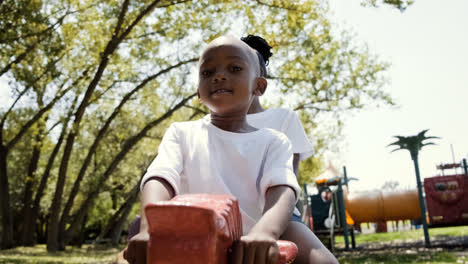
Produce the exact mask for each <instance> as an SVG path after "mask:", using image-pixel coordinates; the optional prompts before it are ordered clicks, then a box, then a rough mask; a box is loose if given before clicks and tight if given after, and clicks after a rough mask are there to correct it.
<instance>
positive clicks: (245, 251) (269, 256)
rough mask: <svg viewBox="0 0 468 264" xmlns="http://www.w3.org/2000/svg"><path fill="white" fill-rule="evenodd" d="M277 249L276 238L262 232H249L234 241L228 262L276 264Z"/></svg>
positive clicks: (234, 263) (237, 263) (238, 263)
mask: <svg viewBox="0 0 468 264" xmlns="http://www.w3.org/2000/svg"><path fill="white" fill-rule="evenodd" d="M278 257H279V249H278V245H277V244H276V239H275V238H274V237H272V236H269V235H267V234H262V233H250V234H248V235H246V236H243V237H241V238H240V240H238V241H235V242H234V244H233V246H232V252H231V255H230V260H231V262H230V263H233V264H277V263H278Z"/></svg>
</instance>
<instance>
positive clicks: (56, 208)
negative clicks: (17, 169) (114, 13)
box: [47, 0, 159, 252]
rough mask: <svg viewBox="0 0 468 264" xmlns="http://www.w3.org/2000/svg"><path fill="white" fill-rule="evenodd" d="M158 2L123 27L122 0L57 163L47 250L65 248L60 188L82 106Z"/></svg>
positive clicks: (125, 4) (76, 131) (80, 116)
mask: <svg viewBox="0 0 468 264" xmlns="http://www.w3.org/2000/svg"><path fill="white" fill-rule="evenodd" d="M158 2H159V0H157V1H153V2H151V3H150V4H149V5H148V6H147V7H146V8H144V9H143V10H142V11H141V12H140V13H139V14H138V15H137V16H136V18H135V19H134V20H133V21H132V22H131V23H130V24H129V26H128V27H126V28H125V29H123V28H122V25H123V24H124V19H125V16H126V14H127V12H128V5H129V0H125V1H124V2H123V4H122V8H121V11H120V14H119V17H118V20H117V25H116V27H115V30H114V32H113V34H112V38H111V39H110V41H109V42H108V43H107V45H106V48H105V49H104V51H103V52H102V56H101V61H100V63H99V67H98V69H97V71H96V74H95V75H94V78H93V80H92V81H91V82H90V84H89V85H88V88H87V89H86V93H85V95H84V97H83V100H82V101H81V104H80V106H79V107H78V110H77V112H76V114H75V120H74V123H73V128H72V131H71V132H70V134H69V136H68V138H67V141H66V145H65V150H64V154H63V157H62V161H61V164H60V170H59V177H58V180H57V188H56V191H55V194H54V199H53V200H52V206H51V211H50V221H49V230H48V235H47V251H49V252H55V251H57V250H58V249H61V250H63V249H65V243H64V242H65V241H64V234H63V233H62V232H59V231H60V226H59V224H60V219H59V215H60V209H61V201H62V194H63V188H64V186H65V178H66V174H67V168H68V162H69V159H70V156H71V151H72V148H73V143H74V141H75V137H76V135H77V134H78V131H79V125H80V123H81V119H82V118H83V115H84V112H85V109H86V107H87V106H88V102H89V99H90V98H91V96H92V94H93V93H94V90H95V89H96V87H97V85H98V84H99V82H100V80H101V78H102V75H103V73H104V70H105V69H106V67H107V65H108V63H109V58H110V56H111V55H112V54H113V53H114V52H115V51H116V50H117V48H118V46H119V45H120V43H122V41H123V40H124V39H125V38H126V37H127V36H128V34H130V32H131V31H132V30H133V29H134V28H135V26H136V25H137V24H138V23H139V22H140V21H141V20H142V19H143V18H144V17H145V16H146V15H147V14H148V13H149V12H151V11H152V10H153V9H154V8H155V7H156V5H157V3H158Z"/></svg>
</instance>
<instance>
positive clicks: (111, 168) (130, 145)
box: [64, 93, 196, 243]
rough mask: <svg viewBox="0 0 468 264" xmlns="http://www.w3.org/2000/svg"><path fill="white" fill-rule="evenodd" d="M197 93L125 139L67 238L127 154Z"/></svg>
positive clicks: (72, 223) (86, 201) (78, 212)
mask: <svg viewBox="0 0 468 264" xmlns="http://www.w3.org/2000/svg"><path fill="white" fill-rule="evenodd" d="M195 95H196V93H193V94H191V95H189V96H187V97H185V98H184V99H183V100H181V101H180V102H179V103H178V104H177V105H175V106H174V107H172V108H171V109H170V110H168V111H167V112H166V113H164V114H163V115H162V116H161V117H159V118H157V119H155V120H153V121H152V122H151V123H149V124H147V125H146V126H145V127H144V128H143V129H142V130H141V131H140V132H139V133H138V134H137V135H135V136H133V137H130V138H129V139H127V141H125V143H124V144H123V146H122V149H121V151H120V152H119V153H118V154H117V155H116V156H115V157H114V159H113V160H112V162H111V164H110V165H109V166H108V167H107V169H106V171H105V172H104V174H103V175H102V176H101V177H100V180H99V183H98V184H96V185H95V186H96V188H95V189H94V190H92V191H91V192H90V193H89V194H88V196H87V198H86V200H85V201H84V202H83V204H82V205H81V207H80V208H79V209H78V211H77V214H76V216H75V217H74V218H73V220H72V222H71V223H70V228H69V229H68V230H67V231H66V232H65V236H64V237H65V238H66V239H67V238H70V237H74V236H75V233H76V232H77V229H78V225H77V224H76V223H77V221H78V220H80V219H82V218H83V216H84V215H85V214H86V213H87V211H88V209H89V208H90V207H91V205H92V203H93V202H94V199H95V198H96V197H97V195H98V194H99V192H100V188H101V186H103V184H104V183H105V182H106V181H107V179H108V178H109V177H110V175H111V174H112V173H113V172H114V170H115V169H116V168H117V166H118V164H119V163H120V162H121V161H122V160H123V159H124V158H125V156H126V155H127V154H128V153H129V152H130V150H131V149H132V148H133V147H134V146H135V145H136V144H137V143H138V142H139V141H140V140H141V139H142V138H143V137H144V136H145V135H146V133H148V131H149V130H150V129H152V128H153V127H155V126H157V125H158V124H160V123H161V122H162V121H164V120H166V119H167V118H169V117H171V116H172V114H173V113H174V112H175V111H177V110H178V109H179V108H181V107H183V106H184V105H185V104H186V103H187V101H189V100H190V99H192V98H193V97H195ZM68 218H69V217H68ZM64 220H68V219H66V218H65V219H64ZM66 223H68V221H66ZM66 242H67V241H65V243H66Z"/></svg>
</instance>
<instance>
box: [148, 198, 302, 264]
mask: <svg viewBox="0 0 468 264" xmlns="http://www.w3.org/2000/svg"><path fill="white" fill-rule="evenodd" d="M145 212H146V216H147V219H148V230H149V234H150V240H149V242H148V252H147V263H150V264H169V263H170V264H179V263H180V264H186V263H191V264H225V263H228V257H227V256H228V249H229V248H230V247H231V246H232V243H233V242H234V241H235V240H237V239H239V238H240V237H241V236H242V223H241V214H240V211H239V205H238V202H237V200H236V198H234V197H233V196H230V195H208V194H191V195H179V196H176V197H174V198H173V199H172V200H170V201H165V202H158V203H157V204H151V205H148V206H147V207H146V208H145ZM278 247H279V250H280V256H279V261H278V263H280V264H284V263H292V261H293V260H294V258H295V257H296V255H297V247H296V245H295V244H294V243H292V242H288V241H278Z"/></svg>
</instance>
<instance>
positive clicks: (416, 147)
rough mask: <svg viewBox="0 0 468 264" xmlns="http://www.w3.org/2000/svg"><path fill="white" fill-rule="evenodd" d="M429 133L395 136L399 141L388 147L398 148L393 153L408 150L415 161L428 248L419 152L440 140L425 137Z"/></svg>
mask: <svg viewBox="0 0 468 264" xmlns="http://www.w3.org/2000/svg"><path fill="white" fill-rule="evenodd" d="M427 131H428V129H426V130H423V131H421V132H419V133H418V134H417V135H415V136H409V137H403V136H395V137H396V138H397V139H398V140H397V141H395V142H393V143H391V144H389V145H388V146H396V147H397V148H396V149H394V150H392V152H394V151H397V150H403V149H406V150H408V151H409V152H410V155H411V159H412V160H413V165H414V171H415V173H416V183H417V186H418V195H419V207H420V208H421V220H422V223H423V229H424V243H425V246H426V247H430V246H431V242H430V240H429V232H428V230H427V221H426V205H425V203H424V196H423V190H422V184H421V176H420V172H419V160H418V156H419V151H421V149H422V148H423V147H424V146H428V145H435V144H434V143H432V142H425V141H427V140H428V139H434V138H439V137H427V136H426V135H425V134H426V132H427Z"/></svg>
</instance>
